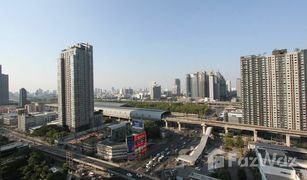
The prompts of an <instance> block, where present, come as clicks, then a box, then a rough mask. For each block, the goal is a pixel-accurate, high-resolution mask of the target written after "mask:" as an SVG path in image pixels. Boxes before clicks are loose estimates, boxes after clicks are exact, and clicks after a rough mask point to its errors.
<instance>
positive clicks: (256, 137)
mask: <svg viewBox="0 0 307 180" xmlns="http://www.w3.org/2000/svg"><path fill="white" fill-rule="evenodd" d="M257 140H258V135H257V131H256V130H254V142H257Z"/></svg>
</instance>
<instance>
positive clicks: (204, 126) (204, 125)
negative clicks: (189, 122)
mask: <svg viewBox="0 0 307 180" xmlns="http://www.w3.org/2000/svg"><path fill="white" fill-rule="evenodd" d="M201 126H202V127H203V135H205V134H206V124H202V125H201Z"/></svg>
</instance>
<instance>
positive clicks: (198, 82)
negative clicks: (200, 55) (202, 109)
mask: <svg viewBox="0 0 307 180" xmlns="http://www.w3.org/2000/svg"><path fill="white" fill-rule="evenodd" d="M186 77H187V78H186V81H187V96H188V97H191V98H195V99H197V98H206V97H208V98H210V100H211V101H215V100H223V99H224V98H225V96H226V91H227V90H226V81H225V79H224V77H223V76H222V75H221V73H219V72H210V73H207V72H206V71H203V72H196V73H193V74H187V75H186Z"/></svg>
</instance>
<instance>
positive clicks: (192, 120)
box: [163, 114, 307, 146]
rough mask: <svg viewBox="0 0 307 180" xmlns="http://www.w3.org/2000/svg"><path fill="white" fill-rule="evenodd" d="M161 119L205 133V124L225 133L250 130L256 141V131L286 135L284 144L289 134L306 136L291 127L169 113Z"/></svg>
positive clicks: (304, 132) (288, 138)
mask: <svg viewBox="0 0 307 180" xmlns="http://www.w3.org/2000/svg"><path fill="white" fill-rule="evenodd" d="M163 121H164V122H165V126H166V128H168V122H176V123H178V129H179V130H181V124H196V125H201V126H202V127H203V133H205V130H206V126H212V127H221V128H224V129H225V133H228V129H238V130H246V131H252V132H253V133H254V141H257V132H258V131H266V132H270V133H278V134H284V135H286V144H287V146H290V139H291V136H303V137H307V131H297V130H291V129H282V128H272V127H265V126H258V125H250V124H236V123H229V122H223V121H217V120H215V119H200V118H198V117H193V116H184V115H176V114H174V115H171V116H169V117H164V118H163Z"/></svg>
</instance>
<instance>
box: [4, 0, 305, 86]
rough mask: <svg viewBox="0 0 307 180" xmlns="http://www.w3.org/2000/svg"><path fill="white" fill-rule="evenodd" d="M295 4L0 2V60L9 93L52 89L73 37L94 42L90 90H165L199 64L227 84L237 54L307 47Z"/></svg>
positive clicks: (235, 70) (234, 70)
mask: <svg viewBox="0 0 307 180" xmlns="http://www.w3.org/2000/svg"><path fill="white" fill-rule="evenodd" d="M59 3H60V4H61V5H60V6H59ZM299 4H300V6H297V3H293V2H279V3H278V7H279V9H278V10H276V11H274V13H271V9H272V8H274V9H275V6H276V4H275V3H274V2H273V1H271V2H257V3H256V2H244V1H238V2H237V3H233V2H223V3H218V2H203V1H197V2H189V3H187V2H185V1H167V2H165V1H154V2H146V3H145V2H139V1H129V2H122V1H102V2H99V1H93V2H92V3H86V2H81V3H71V1H66V2H60V1H45V2H39V3H38V2H36V1H27V2H26V3H25V2H17V1H13V2H12V1H10V2H4V3H3V4H2V6H1V7H0V13H1V18H2V19H1V22H2V23H3V26H2V27H4V28H2V29H1V30H0V37H1V39H2V40H3V41H2V43H1V45H0V48H1V49H2V52H3V53H2V54H1V55H0V59H1V64H2V66H3V73H5V74H9V75H10V91H11V92H16V91H18V90H19V89H20V88H21V87H25V88H26V89H28V90H29V91H34V90H36V89H38V88H42V89H49V90H54V89H56V87H57V85H56V81H57V80H56V59H57V52H58V51H60V50H61V49H62V47H67V46H69V45H70V44H75V43H78V42H88V43H90V44H92V45H93V46H94V47H95V49H94V51H95V57H94V67H95V71H94V77H95V78H94V80H95V82H94V86H95V87H97V88H103V89H111V87H116V88H121V87H132V88H145V87H147V88H149V87H150V84H151V82H152V81H157V82H159V84H161V86H162V87H163V88H169V89H171V88H172V85H173V79H174V78H179V79H180V80H181V81H182V82H184V79H185V74H186V73H188V72H194V71H201V70H204V69H208V70H214V71H220V72H221V73H222V74H224V76H225V78H226V79H227V80H231V81H232V83H233V84H234V82H235V80H236V79H237V78H239V77H240V56H242V55H246V54H259V53H264V52H267V53H268V52H269V51H270V50H271V49H275V48H278V49H282V48H286V49H289V50H290V51H291V50H293V49H295V48H297V47H298V48H306V47H307V43H306V42H305V41H304V39H306V37H307V25H306V24H304V23H301V22H304V19H305V17H306V16H307V12H306V11H304V9H303V7H304V5H303V4H306V2H304V1H300V3H299ZM68 6H69V7H71V8H68V9H66V7H68ZM173 7H174V8H173ZM258 9H260V10H259V11H258ZM64 10H65V11H64ZM285 10H286V11H285ZM155 12H160V13H158V14H157V13H155ZM251 12H252V13H251ZM285 12H286V13H285ZM7 17H9V18H7ZM65 17H75V18H76V19H78V20H74V19H72V20H70V21H67V18H65ZM285 22H291V23H294V24H295V25H296V28H295V29H293V28H291V27H290V26H284V23H285ZM80 25H82V26H80ZM63 27H69V28H63ZM259 27H263V28H259ZM280 27H283V28H280ZM51 29H53V30H52V31H51ZM288 32H292V33H291V35H290V36H289V34H288ZM30 34H35V36H32V35H30ZM263 41H265V42H266V43H263ZM17 52H18V53H17ZM148 67H150V68H149V70H148ZM172 67H174V68H172ZM170 68H171V69H172V71H170ZM157 72H159V73H157ZM42 74H43V75H42ZM123 74H124V75H123ZM104 77H108V78H104ZM46 79H48V81H46ZM182 89H185V83H184V84H183V87H182Z"/></svg>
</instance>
